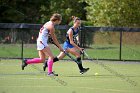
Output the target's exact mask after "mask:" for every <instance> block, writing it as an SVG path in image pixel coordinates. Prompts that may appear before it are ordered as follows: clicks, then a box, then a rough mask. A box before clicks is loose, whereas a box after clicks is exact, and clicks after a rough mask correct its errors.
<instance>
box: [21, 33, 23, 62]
mask: <svg viewBox="0 0 140 93" xmlns="http://www.w3.org/2000/svg"><path fill="white" fill-rule="evenodd" d="M21 33H22V36H21V60H22V59H23V31H21Z"/></svg>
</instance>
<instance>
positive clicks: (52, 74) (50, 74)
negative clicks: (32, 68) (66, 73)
mask: <svg viewBox="0 0 140 93" xmlns="http://www.w3.org/2000/svg"><path fill="white" fill-rule="evenodd" d="M48 76H58V74H55V73H54V72H51V73H48Z"/></svg>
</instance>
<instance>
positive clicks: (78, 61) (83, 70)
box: [67, 48, 89, 74]
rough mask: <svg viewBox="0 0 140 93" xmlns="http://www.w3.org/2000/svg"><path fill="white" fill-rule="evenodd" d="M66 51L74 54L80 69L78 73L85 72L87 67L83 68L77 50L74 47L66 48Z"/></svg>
mask: <svg viewBox="0 0 140 93" xmlns="http://www.w3.org/2000/svg"><path fill="white" fill-rule="evenodd" d="M67 52H69V53H71V54H73V55H74V56H76V60H77V65H78V68H79V70H80V74H83V73H85V72H87V71H88V70H89V68H83V65H82V61H81V55H80V53H79V52H77V49H76V48H68V49H67Z"/></svg>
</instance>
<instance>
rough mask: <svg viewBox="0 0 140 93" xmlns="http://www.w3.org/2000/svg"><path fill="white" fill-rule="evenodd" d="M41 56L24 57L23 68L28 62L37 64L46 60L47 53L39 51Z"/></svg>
mask: <svg viewBox="0 0 140 93" xmlns="http://www.w3.org/2000/svg"><path fill="white" fill-rule="evenodd" d="M38 53H39V57H40V58H33V59H24V60H23V62H22V70H24V68H25V67H26V66H27V65H28V64H37V63H42V62H45V54H44V53H43V51H42V50H39V51H38Z"/></svg>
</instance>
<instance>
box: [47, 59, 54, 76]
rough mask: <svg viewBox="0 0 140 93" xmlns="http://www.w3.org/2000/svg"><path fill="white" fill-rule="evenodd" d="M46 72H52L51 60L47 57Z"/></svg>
mask: <svg viewBox="0 0 140 93" xmlns="http://www.w3.org/2000/svg"><path fill="white" fill-rule="evenodd" d="M47 64H48V73H51V72H52V67H53V60H51V59H48V62H47Z"/></svg>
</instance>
